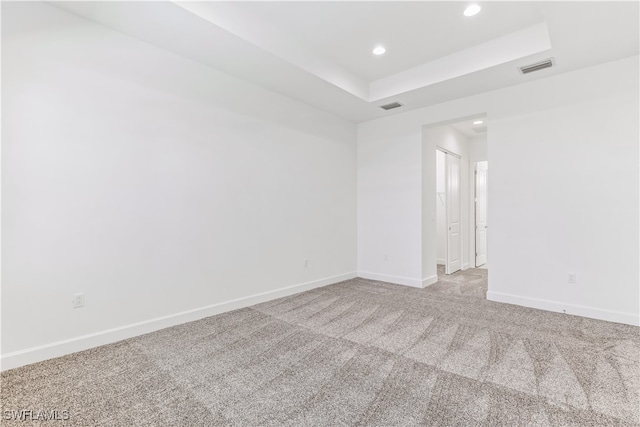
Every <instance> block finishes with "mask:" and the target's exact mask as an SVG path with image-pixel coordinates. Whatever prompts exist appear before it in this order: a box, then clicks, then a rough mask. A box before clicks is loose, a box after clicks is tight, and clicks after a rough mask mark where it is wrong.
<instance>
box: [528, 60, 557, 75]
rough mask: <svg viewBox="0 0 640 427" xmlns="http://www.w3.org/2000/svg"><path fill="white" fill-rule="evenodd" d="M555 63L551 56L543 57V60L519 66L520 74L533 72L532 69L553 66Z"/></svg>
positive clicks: (536, 69) (537, 69)
mask: <svg viewBox="0 0 640 427" xmlns="http://www.w3.org/2000/svg"><path fill="white" fill-rule="evenodd" d="M554 65H555V63H554V60H553V58H549V59H545V60H544V61H540V62H536V63H535V64H531V65H525V66H524V67H519V70H520V72H521V73H522V74H529V73H533V72H534V71H539V70H544V69H545V68H549V67H553V66H554Z"/></svg>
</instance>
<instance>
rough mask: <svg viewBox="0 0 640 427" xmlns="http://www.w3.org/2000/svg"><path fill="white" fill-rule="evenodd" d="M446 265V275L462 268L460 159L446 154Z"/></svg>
mask: <svg viewBox="0 0 640 427" xmlns="http://www.w3.org/2000/svg"><path fill="white" fill-rule="evenodd" d="M445 168H446V181H447V182H446V192H447V264H446V274H451V273H455V272H456V271H458V270H460V268H461V266H462V260H461V258H462V236H461V234H460V232H461V230H462V227H461V224H460V222H461V217H462V212H461V209H460V158H459V157H456V156H454V155H452V154H450V153H447V159H446V163H445Z"/></svg>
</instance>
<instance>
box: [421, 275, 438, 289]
mask: <svg viewBox="0 0 640 427" xmlns="http://www.w3.org/2000/svg"><path fill="white" fill-rule="evenodd" d="M437 281H438V275H437V274H434V275H433V276H429V277H427V278H425V279H422V287H423V288H426V287H427V286H429V285H433V284H434V283H436V282H437Z"/></svg>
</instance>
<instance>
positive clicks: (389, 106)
mask: <svg viewBox="0 0 640 427" xmlns="http://www.w3.org/2000/svg"><path fill="white" fill-rule="evenodd" d="M398 107H402V104H400V103H399V102H392V103H391V104H385V105H381V106H380V108H382V109H383V110H393V109H394V108H398Z"/></svg>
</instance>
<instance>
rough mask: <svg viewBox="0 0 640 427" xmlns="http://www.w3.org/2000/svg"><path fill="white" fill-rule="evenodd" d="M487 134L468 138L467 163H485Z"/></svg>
mask: <svg viewBox="0 0 640 427" xmlns="http://www.w3.org/2000/svg"><path fill="white" fill-rule="evenodd" d="M488 158H489V157H488V156H487V134H486V132H485V133H481V134H479V135H478V136H474V137H473V138H469V163H471V164H472V165H473V163H475V162H483V161H487V159H488Z"/></svg>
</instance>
